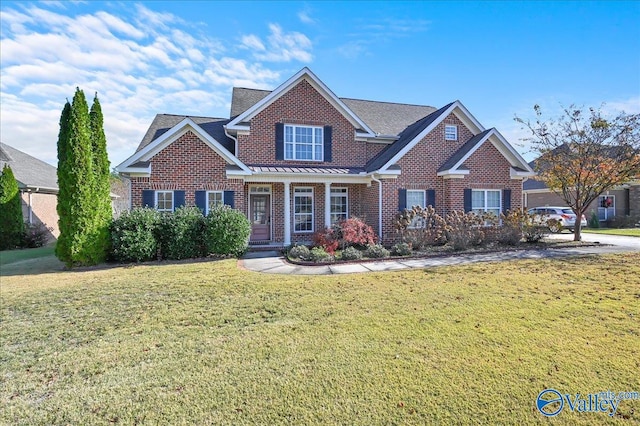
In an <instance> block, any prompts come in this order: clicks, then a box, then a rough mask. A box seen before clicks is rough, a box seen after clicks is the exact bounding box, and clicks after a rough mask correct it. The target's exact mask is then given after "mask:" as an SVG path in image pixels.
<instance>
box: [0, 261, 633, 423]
mask: <svg viewBox="0 0 640 426" xmlns="http://www.w3.org/2000/svg"><path fill="white" fill-rule="evenodd" d="M1 296H2V316H1V318H2V323H1V329H2V330H1V331H2V332H1V335H2V345H1V347H0V406H2V409H1V410H0V424H16V425H20V424H25V425H26V424H29V425H30V424H113V423H117V424H260V425H267V424H269V425H270V424H301V425H302V424H350V425H351V424H362V425H372V424H416V425H423V424H438V423H441V424H474V425H475V424H496V423H500V424H547V423H548V422H549V419H546V418H543V416H542V415H541V414H539V413H538V412H537V411H536V408H535V399H536V397H537V395H538V393H539V392H540V391H542V390H543V389H545V388H548V387H552V388H555V389H558V390H559V391H561V392H563V393H572V394H575V393H582V394H586V393H591V392H600V391H606V390H612V391H640V375H638V371H640V321H638V318H640V254H637V253H636V254H620V255H612V256H608V257H584V258H567V259H562V260H560V259H556V260H540V261H514V262H503V263H493V264H492V263H483V264H475V265H469V266H458V267H446V268H445V267H443V268H434V269H428V270H407V271H400V272H386V273H369V274H355V275H335V276H280V275H265V274H258V273H253V272H249V271H245V270H242V269H239V268H238V267H237V264H236V262H235V261H233V260H225V261H216V262H202V263H178V264H168V263H167V264H160V265H157V264H153V265H142V266H131V267H118V268H112V269H100V270H87V271H84V272H57V273H49V274H32V275H28V276H17V275H16V276H6V277H2V286H1ZM639 421H640V401H637V400H636V401H623V402H621V403H620V407H619V409H618V415H617V416H616V417H615V418H610V417H608V416H606V415H604V414H595V413H572V412H570V411H568V409H567V408H565V410H564V411H563V412H562V413H560V415H558V417H556V418H554V419H553V421H552V423H554V424H565V425H569V424H571V425H573V424H578V425H580V424H582V425H588V424H595V423H598V424H607V423H610V424H616V423H619V424H632V423H638V422H639Z"/></svg>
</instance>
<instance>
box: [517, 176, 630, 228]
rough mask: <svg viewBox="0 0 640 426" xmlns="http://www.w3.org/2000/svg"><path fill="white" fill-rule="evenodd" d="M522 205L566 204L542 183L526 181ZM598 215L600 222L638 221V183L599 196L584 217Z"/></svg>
mask: <svg viewBox="0 0 640 426" xmlns="http://www.w3.org/2000/svg"><path fill="white" fill-rule="evenodd" d="M523 192H524V200H525V202H524V205H525V207H526V208H532V207H544V206H565V205H566V204H567V203H566V202H565V201H564V200H563V199H562V198H561V197H560V196H559V195H557V194H555V193H554V192H552V191H551V190H550V189H549V188H547V185H545V183H544V182H541V181H539V180H535V179H528V180H527V181H525V182H524V185H523ZM592 212H594V213H596V214H597V215H598V219H599V220H600V221H601V222H606V221H611V220H614V218H618V219H619V218H621V217H624V216H630V217H631V218H636V219H637V220H640V181H638V180H635V181H631V182H628V183H626V184H624V185H621V186H616V187H614V188H612V189H610V190H608V191H605V192H604V193H603V194H601V195H600V196H599V197H598V198H597V199H596V200H595V201H594V202H593V203H591V205H590V206H589V208H588V209H587V213H586V215H585V216H588V217H587V219H590V215H591V213H592Z"/></svg>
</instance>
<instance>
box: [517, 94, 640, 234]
mask: <svg viewBox="0 0 640 426" xmlns="http://www.w3.org/2000/svg"><path fill="white" fill-rule="evenodd" d="M534 110H535V113H536V120H535V121H534V122H531V121H529V120H524V119H522V118H519V117H516V118H515V120H516V121H517V122H519V123H521V124H523V125H524V127H525V128H527V129H529V131H530V132H531V137H529V138H527V139H525V140H527V141H529V142H531V144H532V148H533V150H534V151H536V152H537V153H538V154H539V155H540V156H539V158H538V160H536V169H537V172H538V174H539V177H538V179H540V180H542V181H543V182H544V183H545V184H546V185H547V187H548V188H549V189H550V190H551V191H553V192H554V193H556V194H557V195H559V196H560V197H561V198H562V199H563V200H564V202H565V203H567V205H568V206H569V207H571V208H572V209H573V212H574V213H575V214H576V216H577V220H576V225H575V227H574V240H575V241H579V240H580V231H581V230H580V218H581V217H582V216H583V215H584V214H585V212H586V211H587V208H588V207H589V205H590V204H591V203H592V202H593V201H594V200H596V199H597V198H598V196H599V195H600V194H602V193H603V192H604V191H606V190H608V189H610V188H612V187H614V186H616V185H621V184H623V183H625V182H628V181H630V180H632V179H634V178H637V177H638V176H640V114H626V113H624V112H623V113H620V114H618V115H616V116H615V117H607V116H605V115H604V114H603V113H602V112H601V111H600V110H596V109H594V108H590V109H589V110H584V109H581V108H577V107H575V106H570V107H569V108H566V109H564V111H563V114H562V115H561V116H560V117H559V118H551V119H546V120H544V119H543V118H542V110H541V109H540V107H539V106H538V105H536V106H535V107H534Z"/></svg>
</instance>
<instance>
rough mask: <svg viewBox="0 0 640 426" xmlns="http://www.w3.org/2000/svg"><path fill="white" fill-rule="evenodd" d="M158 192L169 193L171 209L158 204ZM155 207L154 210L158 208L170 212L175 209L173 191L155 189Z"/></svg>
mask: <svg viewBox="0 0 640 426" xmlns="http://www.w3.org/2000/svg"><path fill="white" fill-rule="evenodd" d="M158 194H171V209H161V208H159V206H158ZM154 196H155V200H154V203H155V207H156V210H158V211H159V212H172V211H174V210H175V206H176V200H175V194H174V193H173V191H155V194H154Z"/></svg>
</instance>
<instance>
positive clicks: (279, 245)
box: [249, 242, 284, 251]
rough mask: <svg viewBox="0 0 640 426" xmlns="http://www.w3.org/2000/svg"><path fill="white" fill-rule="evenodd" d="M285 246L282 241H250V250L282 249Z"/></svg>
mask: <svg viewBox="0 0 640 426" xmlns="http://www.w3.org/2000/svg"><path fill="white" fill-rule="evenodd" d="M282 248H284V245H283V244H282V243H272V242H265V243H259V242H250V243H249V251H273V250H280V249H282Z"/></svg>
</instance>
